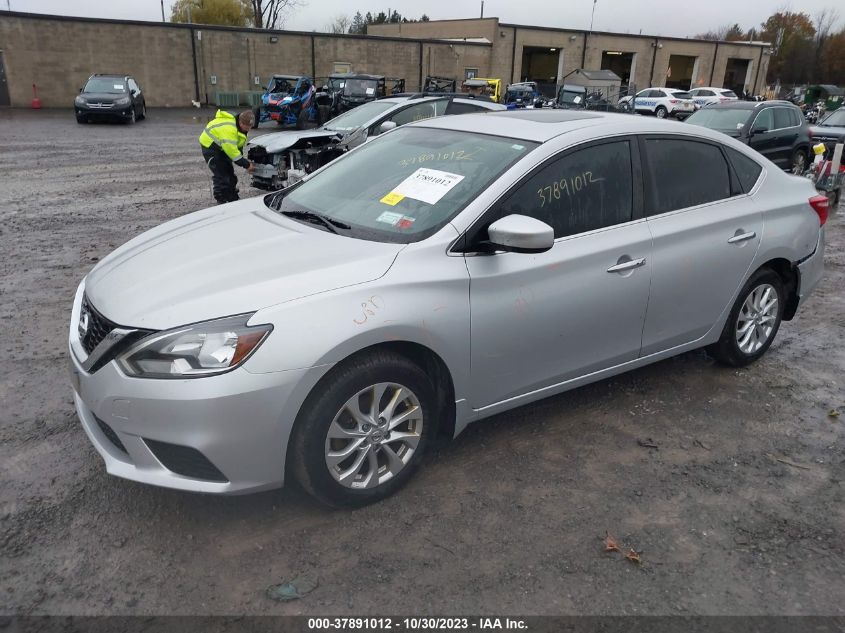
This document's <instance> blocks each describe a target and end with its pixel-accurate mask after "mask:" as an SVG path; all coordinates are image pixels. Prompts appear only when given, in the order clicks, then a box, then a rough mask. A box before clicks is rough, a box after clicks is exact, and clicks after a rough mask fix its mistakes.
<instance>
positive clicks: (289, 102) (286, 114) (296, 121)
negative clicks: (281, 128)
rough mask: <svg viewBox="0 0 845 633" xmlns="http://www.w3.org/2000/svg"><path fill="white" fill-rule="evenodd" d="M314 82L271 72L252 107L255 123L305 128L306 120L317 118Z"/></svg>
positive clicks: (304, 78) (301, 77) (307, 78)
mask: <svg viewBox="0 0 845 633" xmlns="http://www.w3.org/2000/svg"><path fill="white" fill-rule="evenodd" d="M314 93H315V91H314V82H313V81H312V80H311V78H310V77H305V76H296V75H273V76H272V77H271V78H270V81H269V83H268V84H267V89H266V90H265V92H264V94H263V95H261V105H260V106H259V107H257V108H256V109H255V124H254V126H253V127H258V125H259V124H260V123H263V122H264V121H270V120H272V121H276V123H278V124H279V125H295V126H296V129H297V130H303V129H305V126H306V125H307V124H308V122H309V121H317V106H316V104H315V101H314Z"/></svg>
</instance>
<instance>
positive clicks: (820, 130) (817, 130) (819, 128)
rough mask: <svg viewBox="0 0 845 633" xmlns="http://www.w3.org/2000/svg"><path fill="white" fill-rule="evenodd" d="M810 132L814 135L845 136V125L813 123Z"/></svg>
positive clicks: (827, 136)
mask: <svg viewBox="0 0 845 633" xmlns="http://www.w3.org/2000/svg"><path fill="white" fill-rule="evenodd" d="M810 133H811V134H812V135H813V137H818V136H823V137H826V138H835V137H839V138H845V127H844V126H841V125H839V126H833V125H811V126H810Z"/></svg>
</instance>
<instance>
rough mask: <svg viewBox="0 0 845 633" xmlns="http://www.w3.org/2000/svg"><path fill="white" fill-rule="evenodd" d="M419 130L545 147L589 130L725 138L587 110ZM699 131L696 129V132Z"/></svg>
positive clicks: (476, 118)
mask: <svg viewBox="0 0 845 633" xmlns="http://www.w3.org/2000/svg"><path fill="white" fill-rule="evenodd" d="M410 125H413V126H415V127H428V128H438V129H442V130H454V131H466V132H475V133H478V134H489V135H491V136H504V137H507V138H518V139H523V140H526V141H535V142H537V143H545V142H546V141H549V140H551V139H553V138H555V137H556V136H560V135H561V134H566V133H567V132H573V131H575V130H580V129H583V128H585V127H592V128H596V131H597V134H596V136H600V135H601V134H603V133H604V131H605V130H607V132H608V133H611V134H614V135H615V134H649V133H663V134H685V135H693V136H698V137H702V138H709V139H712V140H716V141H718V142H720V143H724V142H725V135H724V134H722V133H721V132H715V131H713V130H709V129H708V128H703V127H698V126H691V125H689V124H687V123H680V122H677V121H667V120H663V119H657V118H655V117H641V116H631V115H630V114H617V113H613V112H598V111H584V110H551V109H540V110H537V109H532V110H529V109H525V110H507V111H504V112H501V111H500V112H488V113H478V114H462V115H460V116H445V117H434V118H431V119H425V120H424V121H418V122H416V123H411V124H410ZM693 128H695V129H693Z"/></svg>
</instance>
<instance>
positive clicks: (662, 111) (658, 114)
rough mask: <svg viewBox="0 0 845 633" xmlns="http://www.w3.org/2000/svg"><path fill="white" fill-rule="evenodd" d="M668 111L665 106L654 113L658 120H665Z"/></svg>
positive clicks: (658, 107)
mask: <svg viewBox="0 0 845 633" xmlns="http://www.w3.org/2000/svg"><path fill="white" fill-rule="evenodd" d="M667 114H668V111H667V110H666V108H664V107H663V106H657V109H656V110H655V111H654V116H656V117H657V118H658V119H665V118H666V115H667Z"/></svg>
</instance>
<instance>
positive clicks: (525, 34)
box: [368, 18, 769, 94]
mask: <svg viewBox="0 0 845 633" xmlns="http://www.w3.org/2000/svg"><path fill="white" fill-rule="evenodd" d="M368 32H369V33H371V34H374V35H393V36H397V37H411V36H413V37H420V38H455V37H466V38H469V37H486V38H487V39H489V40H490V41H491V43H492V50H491V51H490V73H491V76H492V77H501V78H502V79H503V80H505V81H506V82H508V83H510V82H513V81H519V80H520V78H521V65H522V52H523V48H524V47H526V46H540V47H545V46H548V47H549V48H558V49H560V48H562V49H563V50H564V68H563V75H566V74H567V73H570V72H572V71H573V70H575V69H576V68H580V67H581V66H582V55H584V58H583V60H584V61H583V66H584V67H585V68H588V69H599V68H600V67H601V54H602V52H603V51H607V50H614V51H621V52H624V53H635V54H636V61H635V62H634V64H635V66H634V72H633V75H632V81H633V82H634V84H635V85H636V87H637V88H638V89H642V88H647V87H649V86H663V85H665V84H666V73H667V71H668V69H669V58H670V56H672V55H687V56H691V57H695V58H696V60H697V61H696V64H695V73H696V76H695V77H694V84H695V85H706V84H710V83H712V84H713V85H715V86H721V85H722V82H723V81H724V76H725V67H726V63H727V60H728V58H739V59H749V60H752V64H753V68H752V72H751V77H750V82H751V84H752V85H753V84H754V82H755V80H756V85H754V90H752V92H754V93H755V94H757V93H763V92H765V85H766V83H765V82H766V79H765V77H766V72H765V71H766V70H767V67H768V63H769V56H768V54H766V53H764V54H763V55H762V63H760V52H761V50H766V49H768V48H769V45H767V44H760V43H755V44H750V45H749V44H740V43H730V42H719V43H718V45H717V43H716V42H711V41H706V40H695V39H681V38H661V37H652V36H645V35H626V34H621V33H618V34H617V33H586V32H584V31H579V30H567V29H551V28H540V27H531V26H522V25H514V24H502V23H500V22H499V21H498V19H497V18H484V19H473V20H442V21H441V20H438V21H433V22H415V23H411V24H401V25H397V24H380V25H371V26H370V27H369V29H368ZM585 39H586V54H584V46H585ZM514 43H515V44H516V46H515V48H514ZM717 48H718V51H717ZM758 65H760V72H759V73H758V72H757V66H758ZM652 66H653V67H654V68H653V71H652ZM711 78H712V79H711ZM749 90H751V85H749Z"/></svg>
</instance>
